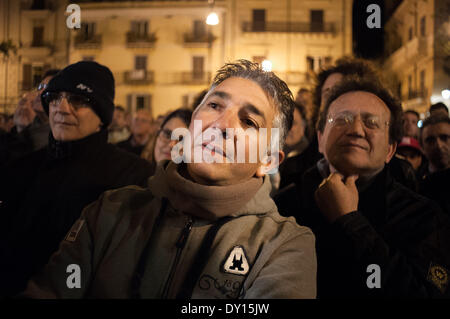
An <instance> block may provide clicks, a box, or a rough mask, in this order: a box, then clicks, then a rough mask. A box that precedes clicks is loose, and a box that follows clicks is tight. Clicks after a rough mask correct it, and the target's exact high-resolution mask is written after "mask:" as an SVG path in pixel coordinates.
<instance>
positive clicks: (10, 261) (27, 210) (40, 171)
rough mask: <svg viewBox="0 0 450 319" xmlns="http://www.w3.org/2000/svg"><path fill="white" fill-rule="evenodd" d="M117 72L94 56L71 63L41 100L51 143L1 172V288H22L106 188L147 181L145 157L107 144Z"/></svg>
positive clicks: (5, 291) (5, 292)
mask: <svg viewBox="0 0 450 319" xmlns="http://www.w3.org/2000/svg"><path fill="white" fill-rule="evenodd" d="M114 92H115V87H114V77H113V74H112V73H111V71H110V70H109V69H108V68H107V67H105V66H103V65H100V64H98V63H96V62H88V61H83V62H78V63H75V64H71V65H69V66H68V67H66V68H65V69H64V70H62V71H61V72H60V73H58V74H57V75H56V76H55V77H54V78H53V79H52V80H50V82H49V83H48V86H47V88H46V89H45V90H44V92H43V94H42V96H41V100H42V105H43V107H44V110H45V112H46V113H47V114H48V116H49V122H50V128H51V134H49V142H48V145H47V147H45V148H43V149H40V150H38V151H35V152H32V153H30V154H28V155H26V156H24V157H22V158H20V159H17V160H15V161H13V162H11V163H9V164H8V165H7V166H6V167H5V169H4V171H3V172H2V176H1V178H0V216H1V217H2V222H1V223H0V283H1V285H0V295H1V296H12V295H14V294H16V293H19V292H20V291H21V290H23V289H24V288H25V285H26V282H27V280H28V279H29V278H30V276H31V275H33V274H34V273H35V272H37V271H39V270H40V269H41V268H42V267H43V266H44V265H45V264H46V263H47V261H48V259H49V257H50V255H51V254H52V253H53V252H55V251H56V250H57V248H58V244H59V243H60V242H61V240H62V239H63V238H64V237H65V236H66V234H67V232H68V230H69V228H70V227H71V225H72V224H73V223H74V222H75V221H76V220H77V219H78V218H79V216H80V214H81V210H82V209H83V207H85V206H86V205H88V204H89V203H91V202H93V201H95V200H96V199H97V198H98V196H99V195H100V194H101V193H103V192H104V191H106V190H109V189H114V188H119V187H123V186H126V185H134V184H136V185H141V186H144V185H145V184H146V183H147V179H148V177H149V176H150V175H151V174H152V173H153V172H152V170H151V166H150V164H149V163H147V162H146V161H145V160H143V159H141V158H139V157H137V156H135V155H133V154H130V153H128V152H125V151H122V150H120V149H118V148H117V147H116V146H114V145H111V144H108V143H107V138H108V131H107V127H108V125H109V123H111V120H112V115H113V111H114V104H113V101H114Z"/></svg>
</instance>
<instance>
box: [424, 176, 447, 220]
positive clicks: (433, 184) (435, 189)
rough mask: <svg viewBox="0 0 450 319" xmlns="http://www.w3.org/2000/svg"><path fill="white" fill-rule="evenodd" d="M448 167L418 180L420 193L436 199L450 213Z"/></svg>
mask: <svg viewBox="0 0 450 319" xmlns="http://www.w3.org/2000/svg"><path fill="white" fill-rule="evenodd" d="M449 182H450V168H447V169H446V170H443V171H440V172H435V173H432V174H428V175H425V176H424V178H423V179H422V180H421V182H420V194H422V195H423V196H426V197H428V198H431V199H432V200H434V201H436V202H437V203H438V204H439V205H440V206H441V208H442V210H443V211H444V212H445V213H446V214H447V215H450V187H449Z"/></svg>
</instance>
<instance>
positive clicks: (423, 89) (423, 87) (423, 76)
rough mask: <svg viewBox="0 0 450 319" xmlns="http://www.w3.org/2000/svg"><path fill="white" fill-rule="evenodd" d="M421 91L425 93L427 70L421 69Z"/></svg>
mask: <svg viewBox="0 0 450 319" xmlns="http://www.w3.org/2000/svg"><path fill="white" fill-rule="evenodd" d="M420 93H421V94H423V95H424V94H425V70H422V71H420Z"/></svg>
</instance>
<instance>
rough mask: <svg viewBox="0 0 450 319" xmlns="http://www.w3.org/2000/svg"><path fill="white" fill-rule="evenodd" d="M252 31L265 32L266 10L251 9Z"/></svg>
mask: <svg viewBox="0 0 450 319" xmlns="http://www.w3.org/2000/svg"><path fill="white" fill-rule="evenodd" d="M252 30H253V31H265V30H266V10H265V9H253V20H252Z"/></svg>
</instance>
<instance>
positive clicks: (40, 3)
mask: <svg viewBox="0 0 450 319" xmlns="http://www.w3.org/2000/svg"><path fill="white" fill-rule="evenodd" d="M44 9H45V0H33V4H32V5H31V10H44Z"/></svg>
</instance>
